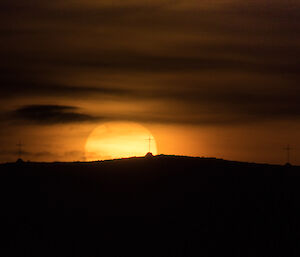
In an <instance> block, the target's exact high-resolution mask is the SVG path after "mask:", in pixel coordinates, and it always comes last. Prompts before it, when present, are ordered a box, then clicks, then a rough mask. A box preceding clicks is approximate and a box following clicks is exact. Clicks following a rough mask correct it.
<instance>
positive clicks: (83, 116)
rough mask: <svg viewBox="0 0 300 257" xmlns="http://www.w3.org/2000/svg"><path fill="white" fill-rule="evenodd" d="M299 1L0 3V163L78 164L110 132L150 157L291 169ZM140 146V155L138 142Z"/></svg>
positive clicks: (296, 152) (298, 78)
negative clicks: (121, 128)
mask: <svg viewBox="0 0 300 257" xmlns="http://www.w3.org/2000/svg"><path fill="white" fill-rule="evenodd" d="M299 46H300V1H298V0H285V1H283V0H251V1H250V0H187V1H186V0H173V1H171V0H170V1H168V0H151V1H150V0H149V1H145V0H119V1H116V0H102V1H96V0H65V1H61V0H52V1H46V0H26V1H21V0H1V3H0V56H1V64H0V65H1V77H0V78H1V86H0V101H1V107H0V125H1V126H0V162H6V161H15V160H16V159H17V158H18V155H17V146H16V145H17V144H18V142H19V140H21V142H22V144H23V145H24V146H23V151H24V153H23V155H22V158H23V159H24V160H31V161H83V160H86V156H85V144H86V141H87V139H88V137H89V135H90V134H91V133H92V131H93V130H94V129H95V128H97V127H98V126H101V125H102V124H103V123H106V122H110V121H130V122H135V123H138V124H140V125H142V126H144V127H145V128H146V129H148V130H149V131H150V132H151V134H152V135H153V137H154V138H155V140H156V144H157V151H158V153H159V154H178V155H190V156H206V157H217V158H224V159H230V160H239V161H251V162H252V161H253V162H268V163H285V162H286V152H285V150H284V148H285V147H286V145H287V144H290V145H291V147H292V148H293V150H292V151H291V162H292V163H294V164H300V47H299ZM145 145H147V143H146V141H145Z"/></svg>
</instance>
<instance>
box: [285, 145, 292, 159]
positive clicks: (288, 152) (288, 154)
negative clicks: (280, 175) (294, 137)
mask: <svg viewBox="0 0 300 257" xmlns="http://www.w3.org/2000/svg"><path fill="white" fill-rule="evenodd" d="M284 150H286V159H287V163H290V157H291V150H292V148H291V147H290V145H287V147H286V148H284Z"/></svg>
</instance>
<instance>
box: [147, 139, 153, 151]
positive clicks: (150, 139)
mask: <svg viewBox="0 0 300 257" xmlns="http://www.w3.org/2000/svg"><path fill="white" fill-rule="evenodd" d="M146 140H147V141H149V153H150V146H151V141H152V140H153V139H152V138H151V137H150V136H149V138H148V139H146Z"/></svg>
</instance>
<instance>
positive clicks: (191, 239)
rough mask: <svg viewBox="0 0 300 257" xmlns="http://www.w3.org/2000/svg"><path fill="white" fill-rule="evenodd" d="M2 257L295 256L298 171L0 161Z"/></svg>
mask: <svg viewBox="0 0 300 257" xmlns="http://www.w3.org/2000/svg"><path fill="white" fill-rule="evenodd" d="M0 170H1V172H0V190H1V234H2V236H3V237H2V241H1V245H2V246H1V247H0V255H1V256H6V257H8V256H32V257H33V256H51V257H52V256H82V257H83V256H84V257H92V256H104V257H123V256H143V257H147V256H149V257H150V256H151V257H152V256H153V257H157V256H162V257H168V256H172V257H175V256H178V257H179V256H180V257H181V256H182V257H183V256H184V257H188V256H194V257H196V256H197V257H198V256H205V257H206V256H207V257H208V256H216V257H218V256H255V257H257V256H264V257H265V256H299V255H300V244H299V239H300V232H299V231H300V186H299V185H300V167H297V166H291V165H289V166H280V165H267V164H255V163H242V162H233V161H225V160H221V159H214V158H192V157H182V156H165V155H160V156H151V155H150V154H148V155H147V158H128V159H121V160H112V161H103V162H91V163H79V162H78V163H30V162H21V161H19V162H17V163H8V164H2V165H0Z"/></svg>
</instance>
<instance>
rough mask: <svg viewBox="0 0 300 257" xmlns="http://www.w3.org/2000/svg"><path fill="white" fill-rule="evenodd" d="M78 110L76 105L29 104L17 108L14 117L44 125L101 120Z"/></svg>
mask: <svg viewBox="0 0 300 257" xmlns="http://www.w3.org/2000/svg"><path fill="white" fill-rule="evenodd" d="M78 110H79V109H78V108H77V107H74V106H63V105H27V106H23V107H21V108H19V109H17V110H15V111H14V112H13V113H12V117H13V118H15V119H18V120H22V121H25V122H32V123H35V124H44V125H51V124H64V123H78V122H92V121H96V120H101V118H100V117H95V116H92V115H89V114H84V113H80V112H78Z"/></svg>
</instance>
